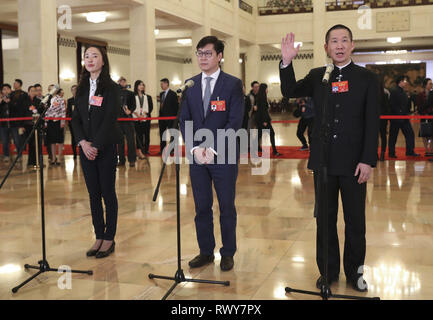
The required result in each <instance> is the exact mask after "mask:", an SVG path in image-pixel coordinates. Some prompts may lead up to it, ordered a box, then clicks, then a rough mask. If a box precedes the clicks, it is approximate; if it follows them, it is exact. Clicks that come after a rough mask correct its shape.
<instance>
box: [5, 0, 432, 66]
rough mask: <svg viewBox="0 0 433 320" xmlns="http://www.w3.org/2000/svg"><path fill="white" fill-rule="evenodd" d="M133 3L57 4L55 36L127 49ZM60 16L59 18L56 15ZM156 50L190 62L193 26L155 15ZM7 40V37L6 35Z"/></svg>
mask: <svg viewBox="0 0 433 320" xmlns="http://www.w3.org/2000/svg"><path fill="white" fill-rule="evenodd" d="M135 1H136V0H73V1H71V0H57V6H58V7H60V6H62V5H68V6H71V8H72V30H64V31H63V30H62V31H59V33H60V34H61V35H62V36H67V37H76V36H79V37H85V38H92V39H95V40H102V41H107V42H109V43H110V44H111V45H114V46H120V47H129V10H130V7H131V5H134V2H135ZM17 3H18V0H0V21H1V22H2V23H6V24H13V25H17V24H18V13H17ZM91 11H106V12H107V13H108V14H109V15H108V17H107V21H106V22H104V23H100V24H94V23H91V22H88V21H87V20H86V17H85V15H84V13H86V12H91ZM59 16H60V15H59ZM155 21H156V28H157V29H159V34H158V35H157V36H156V50H157V54H159V55H169V56H174V57H181V58H190V57H191V52H192V48H191V45H187V46H185V45H182V44H179V43H177V39H182V38H191V30H192V28H193V27H194V25H193V24H192V23H190V22H188V21H186V20H183V19H182V18H180V17H175V16H170V15H168V14H166V13H163V12H160V11H158V10H157V11H156V19H155ZM6 34H7V36H9V35H10V33H6ZM384 40H385V39H383V41H377V40H375V41H370V40H366V41H356V42H355V44H356V48H358V49H362V48H372V47H375V48H385V47H386V48H392V47H396V46H395V45H391V44H387V43H386V41H384ZM428 43H431V44H433V37H431V38H419V39H411V40H407V39H403V41H402V43H400V44H398V45H397V46H399V47H400V46H406V45H407V46H409V45H414V46H416V45H423V44H424V45H425V44H428ZM240 45H241V52H245V51H246V45H247V44H246V43H243V42H242V41H241V44H240ZM261 50H262V52H264V53H278V52H279V50H280V49H279V44H274V45H265V46H261ZM301 50H302V51H312V50H313V44H312V43H304V45H303V47H302V49H301Z"/></svg>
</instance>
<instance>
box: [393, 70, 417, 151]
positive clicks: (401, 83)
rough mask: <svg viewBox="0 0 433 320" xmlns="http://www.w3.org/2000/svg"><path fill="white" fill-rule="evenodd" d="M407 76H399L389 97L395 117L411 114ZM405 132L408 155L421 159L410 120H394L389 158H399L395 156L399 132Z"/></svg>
mask: <svg viewBox="0 0 433 320" xmlns="http://www.w3.org/2000/svg"><path fill="white" fill-rule="evenodd" d="M407 80H408V78H407V77H406V76H399V77H397V79H396V80H395V83H396V85H397V86H396V87H395V88H394V89H392V90H391V95H390V97H389V103H390V107H391V114H392V115H394V116H407V115H409V114H410V106H411V104H410V100H409V96H408V95H407V93H406V91H405V90H407V85H408V82H407ZM400 130H401V131H402V132H403V135H404V138H405V139H406V155H407V156H410V157H419V154H418V153H415V151H414V148H415V134H414V132H413V129H412V125H411V124H410V120H409V119H392V120H391V126H390V129H389V146H388V156H389V157H390V158H397V156H396V154H395V144H396V142H397V137H398V133H399V131H400Z"/></svg>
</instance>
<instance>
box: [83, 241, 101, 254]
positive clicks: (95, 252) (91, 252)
mask: <svg viewBox="0 0 433 320" xmlns="http://www.w3.org/2000/svg"><path fill="white" fill-rule="evenodd" d="M103 242H104V241H101V244H100V245H99V248H98V249H90V250H89V251H87V252H86V256H88V257H94V256H96V254H97V253H98V251H99V249H101V246H102V243H103Z"/></svg>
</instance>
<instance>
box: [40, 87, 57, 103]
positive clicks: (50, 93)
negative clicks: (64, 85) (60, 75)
mask: <svg viewBox="0 0 433 320" xmlns="http://www.w3.org/2000/svg"><path fill="white" fill-rule="evenodd" d="M59 89H60V87H59V85H57V84H55V85H54V87H53V88H52V89H51V91H50V92H49V93H48V94H47V95H46V96H45V97H44V98H43V99H42V101H41V104H47V102H48V99H49V98H50V96H52V95H54V94H55V93H56V92H57V90H59Z"/></svg>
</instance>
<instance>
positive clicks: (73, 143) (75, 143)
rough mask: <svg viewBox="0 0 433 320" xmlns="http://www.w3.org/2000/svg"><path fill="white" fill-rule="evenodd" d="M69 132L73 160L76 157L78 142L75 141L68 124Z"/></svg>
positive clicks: (72, 131)
mask: <svg viewBox="0 0 433 320" xmlns="http://www.w3.org/2000/svg"><path fill="white" fill-rule="evenodd" d="M69 131H70V132H71V147H72V152H73V154H74V158H75V157H76V156H77V144H78V142H77V141H75V135H74V130H73V129H72V126H71V122H69Z"/></svg>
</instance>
